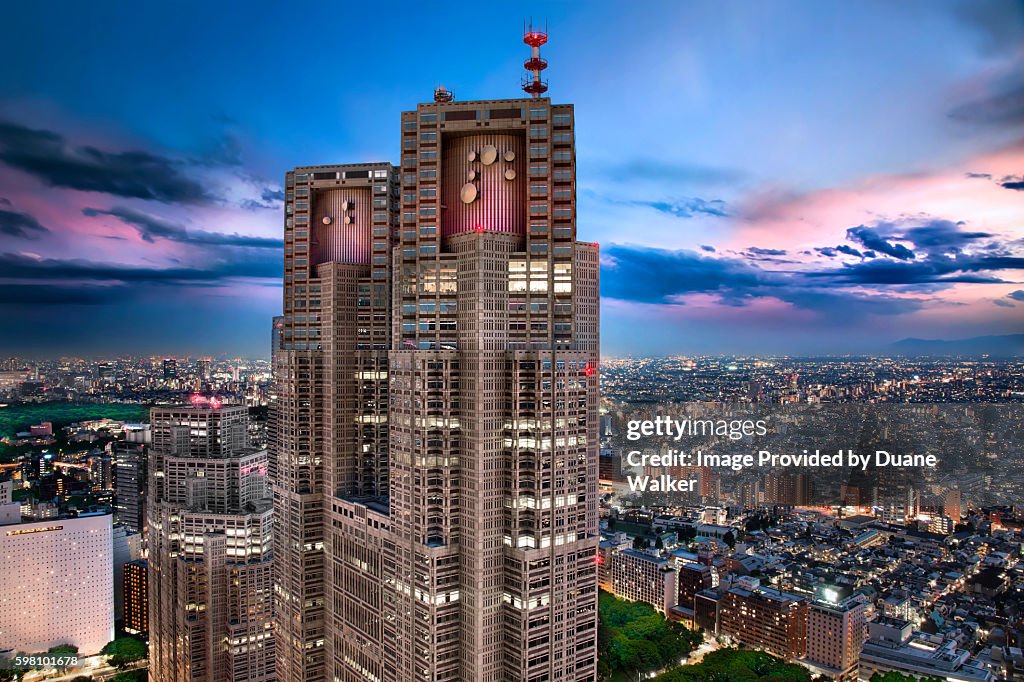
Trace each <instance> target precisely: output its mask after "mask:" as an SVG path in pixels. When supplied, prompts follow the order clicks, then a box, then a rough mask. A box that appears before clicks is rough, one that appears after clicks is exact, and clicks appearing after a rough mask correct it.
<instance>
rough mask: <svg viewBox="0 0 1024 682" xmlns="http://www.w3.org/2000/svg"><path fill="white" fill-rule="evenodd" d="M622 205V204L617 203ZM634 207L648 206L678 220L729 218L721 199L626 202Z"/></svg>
mask: <svg viewBox="0 0 1024 682" xmlns="http://www.w3.org/2000/svg"><path fill="white" fill-rule="evenodd" d="M616 203H621V202H616ZM626 203H629V204H631V205H633V206H648V207H650V208H653V209H654V210H655V211H658V212H660V213H666V214H668V215H672V216H675V217H677V218H692V217H694V216H695V215H698V214H703V215H710V216H717V217H725V216H728V215H729V214H728V212H726V209H725V202H724V201H722V200H721V199H710V200H709V199H701V198H699V197H693V198H690V199H679V200H678V201H672V202H668V201H630V202H626Z"/></svg>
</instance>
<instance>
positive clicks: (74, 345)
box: [0, 2, 1024, 357]
mask: <svg viewBox="0 0 1024 682" xmlns="http://www.w3.org/2000/svg"><path fill="white" fill-rule="evenodd" d="M531 10H532V13H533V16H534V18H535V19H536V18H538V17H546V18H547V20H548V26H549V28H550V30H551V35H552V40H551V43H550V44H549V45H548V46H546V48H545V56H546V57H547V58H548V59H549V60H550V63H551V67H550V68H549V69H548V72H547V74H546V75H547V76H548V77H549V79H550V84H551V94H552V96H553V97H554V98H556V99H557V100H559V101H573V102H575V103H576V104H577V107H578V110H579V112H580V114H579V116H578V126H579V144H578V148H579V162H578V165H579V179H578V190H579V223H580V225H581V227H584V228H585V231H586V233H587V235H588V238H591V237H592V238H593V239H595V240H596V241H599V242H600V243H601V245H602V265H603V267H602V296H603V299H602V302H603V306H602V313H603V314H602V332H603V338H604V340H605V344H604V346H603V348H602V350H603V351H604V352H605V353H607V354H610V355H622V354H627V353H634V354H652V355H661V354H674V353H709V352H722V353H750V352H758V353H760V354H791V355H800V354H815V355H816V354H823V353H824V354H832V353H835V354H841V353H848V352H858V353H870V352H879V351H882V350H884V349H885V348H886V346H887V345H888V344H890V343H892V342H894V341H897V340H899V339H902V338H904V337H910V336H915V337H925V338H946V339H956V338H964V337H973V336H980V335H1001V334H1012V333H1020V332H1021V331H1024V328H1022V325H1021V324H1020V322H1019V319H1020V317H1021V309H1022V308H1024V284H1022V283H1021V282H1022V280H1024V276H1022V270H1024V251H1022V247H1024V230H1022V227H1021V221H1020V217H1021V215H1022V214H1024V191H1021V189H1022V184H1021V183H1022V182H1024V181H1022V179H1021V175H1020V174H1021V172H1022V171H1024V144H1022V141H1021V139H1022V136H1021V133H1022V123H1024V118H1022V109H1021V106H1020V102H1021V101H1022V95H1021V87H1022V84H1021V82H1020V76H1019V74H1020V73H1021V72H1022V69H1021V65H1022V63H1024V51H1022V50H1021V49H1020V47H1019V45H1021V44H1024V41H1022V40H1021V38H1022V33H1024V31H1022V29H1021V26H1022V25H1024V22H1022V17H1024V9H1022V6H1021V5H1020V3H1011V2H982V3H909V4H906V5H901V6H898V7H896V6H883V5H870V6H866V7H860V8H857V9H856V10H855V9H845V10H844V9H840V8H836V7H834V6H833V7H820V6H817V5H814V4H811V3H788V4H786V5H782V6H777V7H774V8H770V9H769V8H756V7H753V6H733V7H729V8H720V7H715V6H713V5H711V4H706V3H693V4H689V5H685V6H678V7H677V6H675V5H673V4H668V3H664V4H652V5H649V6H645V7H643V8H640V9H638V10H635V11H631V12H629V13H622V12H617V11H616V8H615V7H614V6H613V5H610V4H603V3H592V4H587V5H579V6H572V5H561V4H552V5H540V6H537V7H535V8H531ZM38 11H40V10H37V9H34V8H31V7H27V6H21V7H18V8H17V9H16V10H14V11H12V12H11V21H9V22H7V24H6V26H5V28H6V30H5V31H4V33H5V35H4V39H5V40H4V41H3V42H4V47H3V48H0V49H2V50H3V55H4V58H5V60H6V61H7V63H9V64H15V65H18V66H19V68H15V69H8V70H5V72H4V73H3V74H0V87H2V88H3V89H4V91H5V93H8V94H7V95H5V97H4V99H3V101H2V102H0V187H2V190H0V307H2V310H3V314H4V316H5V319H6V320H9V321H10V323H9V324H5V325H4V329H3V331H0V348H3V350H4V351H5V352H10V353H19V354H46V355H53V354H57V353H69V354H70V353H84V354H89V353H96V352H98V351H99V350H100V349H102V350H103V351H104V353H105V354H107V355H108V356H109V355H110V354H117V353H122V352H135V353H154V354H165V353H167V354H170V353H175V354H193V355H206V354H210V355H219V356H223V355H247V356H251V357H252V356H266V355H267V353H268V349H267V346H268V344H267V343H266V340H267V335H266V332H267V327H268V326H269V321H270V317H271V316H272V315H274V314H277V313H278V312H279V311H280V296H281V292H280V289H279V282H280V277H281V267H280V263H281V240H280V234H279V226H280V219H281V214H282V210H283V204H282V201H281V200H282V198H283V186H282V184H281V182H280V177H281V173H282V170H283V169H285V168H291V167H294V166H295V165H298V164H300V163H309V162H317V163H330V162H332V161H334V160H335V159H338V158H345V159H352V160H355V161H365V162H378V161H386V162H391V163H397V162H398V160H399V150H398V149H397V147H396V145H395V143H394V136H393V135H391V134H389V131H391V130H393V128H392V126H390V125H387V121H388V120H391V122H392V123H393V124H397V121H398V118H397V116H393V117H392V119H393V120H392V119H387V117H386V116H385V118H384V121H383V122H381V120H380V119H381V117H380V115H379V114H378V112H389V111H390V112H396V111H399V110H401V109H402V107H403V106H405V105H406V103H407V102H408V101H409V100H410V97H411V98H412V99H413V100H422V99H424V98H426V97H427V96H428V95H429V92H430V91H431V90H432V89H433V88H434V87H435V86H436V85H438V84H444V85H446V86H447V87H449V88H451V89H452V90H454V92H455V95H456V98H457V100H470V99H478V98H481V97H487V96H509V97H515V96H518V87H517V86H518V78H519V75H520V71H521V68H520V63H521V61H522V50H521V47H522V46H521V44H520V43H519V41H518V32H519V29H520V27H521V23H522V19H523V13H524V10H522V9H521V8H511V7H509V8H489V7H488V8H479V10H478V11H476V12H474V13H472V16H470V15H464V16H460V15H459V14H458V13H456V12H448V11H444V12H433V11H431V12H428V11H427V10H425V9H423V8H415V9H411V10H410V13H411V14H410V17H409V18H410V20H409V21H407V22H403V25H402V26H399V27H397V33H395V34H394V36H395V39H396V41H397V43H398V44H397V45H391V44H390V43H388V42H385V41H386V38H389V37H390V36H391V35H392V34H391V33H388V32H387V31H385V29H384V28H383V27H384V26H386V24H383V23H381V22H380V21H379V19H380V17H375V16H372V15H368V14H366V13H367V12H369V11H370V10H365V9H353V10H351V13H350V12H349V11H348V10H346V11H345V12H342V11H341V10H340V9H338V10H328V11H329V12H336V14H335V15H329V16H325V17H324V20H323V21H321V22H318V24H319V26H314V27H310V26H307V25H306V22H305V21H302V22H301V26H300V25H299V23H297V22H298V17H292V16H290V15H289V14H288V13H287V12H286V11H285V10H283V9H271V8H265V9H264V11H259V10H254V11H247V12H245V13H244V16H241V17H239V16H237V12H233V11H231V10H229V9H227V8H223V9H213V10H211V9H210V8H204V13H205V14H206V16H207V18H208V19H207V21H204V22H192V21H191V20H190V19H189V15H190V13H189V12H187V11H180V10H169V9H160V8H146V7H139V8H134V10H133V12H132V13H131V14H124V13H123V12H118V11H117V10H116V9H105V8H102V7H90V8H78V7H74V6H70V5H69V6H68V7H66V8H65V9H64V10H63V12H64V13H65V15H66V16H67V18H68V19H69V20H68V21H66V22H61V24H60V25H56V26H54V25H49V24H47V23H46V22H44V21H43V20H42V19H41V18H40V17H38V16H36V12H38ZM174 12H179V13H174ZM106 13H110V14H106ZM44 25H45V26H46V30H47V31H48V32H56V33H54V34H52V36H51V38H49V39H47V40H46V41H45V44H46V45H47V59H42V60H31V59H29V58H27V56H26V55H28V54H31V53H32V50H33V49H34V48H32V47H31V46H33V45H36V44H39V43H40V41H41V38H40V33H39V31H40V30H42V29H41V27H42V26H44ZM339 26H344V27H352V26H363V27H366V29H365V30H363V29H361V30H358V31H353V30H347V29H346V31H345V34H346V36H347V38H346V42H345V47H344V49H343V50H340V51H339V48H338V46H337V41H335V40H333V39H332V37H331V36H332V35H333V34H334V32H335V30H336V27H339ZM375 26H379V27H381V28H379V29H378V28H373V27H375ZM89 27H92V28H94V29H95V31H89V30H85V29H88V28H89ZM442 30H443V31H444V34H445V35H452V36H459V40H452V41H440V42H437V43H436V44H431V49H429V50H424V49H423V47H422V46H423V45H424V40H425V39H426V37H427V36H430V35H433V34H435V33H438V32H440V31H442ZM302 31H306V32H307V34H306V39H304V40H303V41H302V50H301V51H295V48H294V44H295V43H294V40H295V36H296V35H299V34H300V33H301V32H302ZM309 31H312V33H308V32H309ZM94 34H95V35H102V36H105V39H104V40H100V41H96V40H95V39H94V38H93V37H92V35H94ZM47 35H48V36H50V35H51V33H48V34H47ZM225 35H227V36H228V37H229V38H230V40H225V39H224V37H225ZM175 39H180V41H179V40H175ZM243 39H244V40H245V41H246V44H250V45H251V46H252V47H251V49H238V48H237V47H236V48H232V49H228V47H229V46H230V45H231V44H232V43H233V41H237V40H243ZM382 45H388V49H382V48H381V46H382ZM470 45H472V46H473V51H474V54H475V55H478V57H479V58H474V59H472V60H467V59H466V50H467V49H468V46H470ZM792 46H799V51H797V50H794V49H792ZM356 55H360V57H359V58H364V57H363V56H365V60H366V62H367V64H369V66H367V67H366V68H363V69H354V70H353V69H347V70H346V71H345V72H344V78H341V77H339V76H338V75H337V72H336V71H335V70H334V63H335V62H336V60H337V59H340V58H344V59H353V58H356V57H355V56H356ZM411 61H415V62H416V63H417V68H415V69H409V68H407V65H408V64H409V63H410V62H411ZM67 64H72V65H73V67H72V68H65V65H67ZM403 65H406V68H403ZM382 73H388V74H389V77H388V78H386V79H382V78H381V76H380V74H382ZM112 74H116V77H112ZM595 74H596V77H595ZM286 79H292V82H294V83H295V91H296V92H302V93H306V94H303V95H301V97H302V98H308V99H307V100H306V101H305V102H301V103H299V104H298V106H296V103H295V102H293V101H290V99H291V98H289V97H277V96H276V93H277V92H278V88H277V87H276V85H275V84H277V83H282V82H285V80H286ZM296 79H297V80H296ZM297 97H298V96H297ZM624 121H625V122H630V124H629V125H623V122H624ZM651 273H656V275H655V276H651ZM638 328H642V329H643V333H637V329H638ZM69 330H71V331H72V332H73V335H74V340H73V341H72V340H71V339H70V338H69V334H68V332H69Z"/></svg>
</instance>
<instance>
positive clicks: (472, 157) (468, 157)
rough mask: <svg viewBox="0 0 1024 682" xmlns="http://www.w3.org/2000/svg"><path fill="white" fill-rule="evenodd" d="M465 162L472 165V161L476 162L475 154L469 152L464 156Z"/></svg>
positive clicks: (471, 151)
mask: <svg viewBox="0 0 1024 682" xmlns="http://www.w3.org/2000/svg"><path fill="white" fill-rule="evenodd" d="M466 161H469V162H470V163H472V162H473V161H476V152H475V151H473V150H470V152H469V154H467V155H466Z"/></svg>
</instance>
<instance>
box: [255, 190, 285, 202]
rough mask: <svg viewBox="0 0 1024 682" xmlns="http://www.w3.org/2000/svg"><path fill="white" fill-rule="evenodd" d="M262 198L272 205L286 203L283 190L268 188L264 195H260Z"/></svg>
mask: <svg viewBox="0 0 1024 682" xmlns="http://www.w3.org/2000/svg"><path fill="white" fill-rule="evenodd" d="M260 198H261V199H263V201H265V202H267V203H272V202H279V203H280V202H282V201H284V190H281V189H270V188H269V187H268V188H267V189H264V190H263V194H261V195H260Z"/></svg>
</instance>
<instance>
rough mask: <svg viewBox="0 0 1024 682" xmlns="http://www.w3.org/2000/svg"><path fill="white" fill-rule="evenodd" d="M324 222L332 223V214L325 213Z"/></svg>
mask: <svg viewBox="0 0 1024 682" xmlns="http://www.w3.org/2000/svg"><path fill="white" fill-rule="evenodd" d="M323 222H324V225H330V224H331V216H329V215H325V216H324V221H323Z"/></svg>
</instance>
